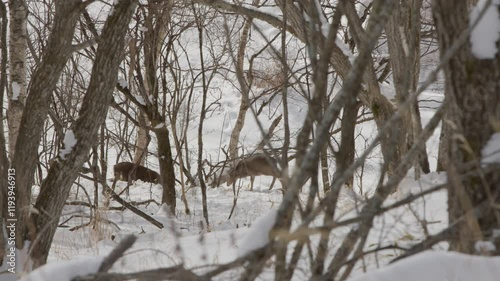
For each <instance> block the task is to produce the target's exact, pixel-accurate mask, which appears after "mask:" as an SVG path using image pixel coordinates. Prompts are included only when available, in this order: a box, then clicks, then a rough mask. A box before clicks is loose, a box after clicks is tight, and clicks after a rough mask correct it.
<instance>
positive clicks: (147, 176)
mask: <svg viewBox="0 0 500 281" xmlns="http://www.w3.org/2000/svg"><path fill="white" fill-rule="evenodd" d="M113 171H114V173H115V180H119V181H126V182H132V181H136V180H142V181H144V182H150V183H154V184H157V183H159V182H160V174H158V173H157V172H155V171H153V170H151V169H148V168H146V167H144V166H142V165H139V164H135V163H131V162H120V163H118V164H116V165H115V166H114V167H113Z"/></svg>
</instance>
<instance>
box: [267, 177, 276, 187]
mask: <svg viewBox="0 0 500 281" xmlns="http://www.w3.org/2000/svg"><path fill="white" fill-rule="evenodd" d="M274 183H276V178H275V177H273V181H272V182H271V186H270V187H269V190H271V189H273V187H274Z"/></svg>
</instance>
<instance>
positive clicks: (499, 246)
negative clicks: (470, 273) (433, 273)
mask: <svg viewBox="0 0 500 281" xmlns="http://www.w3.org/2000/svg"><path fill="white" fill-rule="evenodd" d="M495 9H498V6H497V7H495ZM432 10H433V15H434V21H435V23H436V26H437V31H438V40H439V48H440V51H441V55H443V53H444V52H446V51H447V50H448V49H449V48H450V47H451V46H452V45H453V44H454V43H455V42H456V41H457V40H458V38H459V36H460V35H461V33H462V32H463V31H464V30H466V29H467V28H468V26H469V22H468V19H469V12H468V9H467V3H466V2H465V1H458V2H456V1H448V0H434V1H433V7H432ZM475 43H476V44H478V43H480V44H483V42H475ZM496 43H497V46H498V42H496ZM444 73H445V78H446V85H445V95H446V100H447V102H448V105H447V106H448V108H447V111H448V112H447V113H448V119H449V120H450V121H451V122H452V123H453V124H454V125H453V126H450V127H449V133H450V136H449V138H448V144H449V147H448V160H449V162H448V166H447V167H446V168H447V171H448V183H449V184H448V209H449V223H450V225H452V224H453V223H455V222H457V221H459V220H461V218H463V217H465V220H464V223H461V225H460V226H459V227H456V228H455V232H454V234H453V235H452V237H454V238H455V239H454V240H452V241H451V244H450V248H451V249H452V250H456V251H460V252H464V253H477V252H476V251H475V247H474V246H475V242H476V241H479V240H489V241H492V242H494V244H495V246H496V250H495V251H494V252H493V254H495V255H498V254H500V239H499V237H498V235H496V236H495V229H498V228H499V227H500V212H499V210H498V208H497V207H496V206H498V204H499V203H500V196H499V192H500V174H499V173H498V171H497V172H495V171H491V170H490V171H488V170H482V171H481V166H480V164H479V163H480V161H481V157H482V155H481V150H482V148H483V147H484V146H485V144H486V143H487V142H488V141H489V140H490V138H491V136H492V134H494V133H495V131H496V130H495V129H498V120H500V108H499V106H500V95H498V93H500V84H499V82H498V81H500V55H499V53H498V52H497V53H496V56H495V57H494V58H492V59H479V58H477V57H476V56H475V55H474V54H473V53H472V50H471V46H470V44H469V42H468V41H466V42H463V46H462V47H461V48H460V49H459V50H458V51H457V52H456V54H455V55H454V56H453V57H452V58H451V59H450V60H449V61H448V63H446V64H445V66H444ZM451 136H454V137H451ZM472 171H476V174H475V175H473V176H470V175H469V176H466V175H465V174H466V173H470V172H472ZM478 206H482V207H481V209H480V211H478V210H474V208H477V207H478Z"/></svg>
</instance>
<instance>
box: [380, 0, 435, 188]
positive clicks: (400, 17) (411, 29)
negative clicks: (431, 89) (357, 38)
mask: <svg viewBox="0 0 500 281" xmlns="http://www.w3.org/2000/svg"><path fill="white" fill-rule="evenodd" d="M421 7H422V0H411V1H405V2H400V3H398V4H396V5H395V7H394V8H395V9H394V11H393V13H392V15H391V18H390V20H389V22H388V23H387V26H386V34H387V42H388V47H389V55H390V62H391V68H392V77H393V81H394V87H395V89H396V99H397V102H398V104H402V103H404V102H405V101H406V100H407V99H408V96H409V95H410V94H411V93H414V92H415V91H416V90H417V86H418V79H419V74H420V10H421ZM402 119H403V123H404V125H405V127H406V128H408V130H406V131H405V133H406V136H402V137H403V138H404V139H405V140H406V141H405V145H406V146H407V147H411V145H412V144H413V136H418V135H419V134H420V132H421V131H422V122H421V119H420V110H419V108H418V103H417V104H415V105H414V106H413V107H412V108H411V110H409V111H408V112H407V113H406V114H404V115H403V117H402ZM415 164H416V166H415V169H416V172H415V176H416V177H417V178H418V177H419V173H420V171H422V172H424V173H426V174H427V173H429V172H430V170H429V160H428V159H427V152H426V148H425V146H424V148H423V151H422V153H421V155H420V157H419V158H417V161H416V162H415Z"/></svg>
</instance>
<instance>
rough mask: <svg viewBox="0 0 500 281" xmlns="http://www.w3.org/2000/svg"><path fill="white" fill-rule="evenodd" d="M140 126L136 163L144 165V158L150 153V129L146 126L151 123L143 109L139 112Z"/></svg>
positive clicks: (135, 156)
mask: <svg viewBox="0 0 500 281" xmlns="http://www.w3.org/2000/svg"><path fill="white" fill-rule="evenodd" d="M137 118H138V121H139V124H140V125H141V126H140V127H138V128H137V138H136V141H135V152H134V163H137V164H139V165H144V160H146V156H147V154H148V143H149V141H148V139H149V131H148V130H147V129H146V128H145V127H146V126H147V125H148V124H147V123H149V122H148V120H147V117H146V114H144V113H143V112H142V111H138V112H137Z"/></svg>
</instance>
